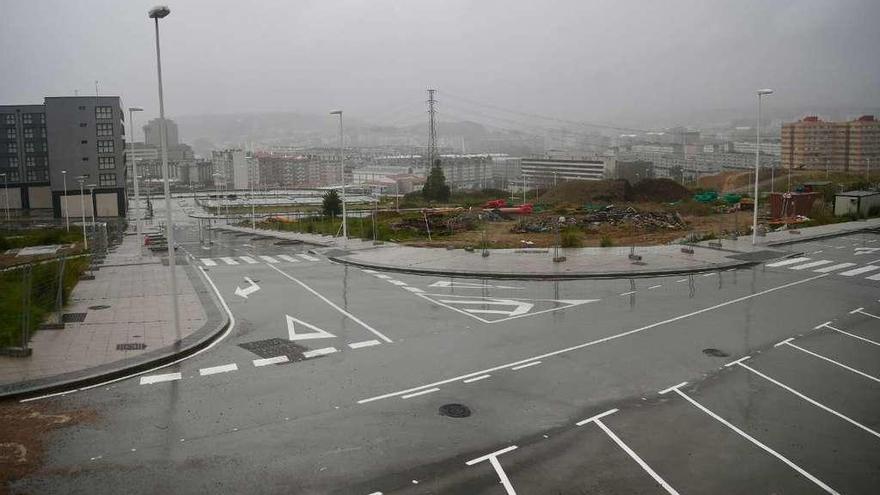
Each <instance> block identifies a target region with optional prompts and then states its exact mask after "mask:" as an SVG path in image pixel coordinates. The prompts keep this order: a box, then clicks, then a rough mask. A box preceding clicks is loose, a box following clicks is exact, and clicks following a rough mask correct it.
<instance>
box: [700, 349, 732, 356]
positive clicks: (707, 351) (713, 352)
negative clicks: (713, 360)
mask: <svg viewBox="0 0 880 495" xmlns="http://www.w3.org/2000/svg"><path fill="white" fill-rule="evenodd" d="M703 354H705V355H707V356H712V357H728V356H730V354H728V353H726V352H724V351H722V350H721V349H713V348H711V347H710V348H708V349H703Z"/></svg>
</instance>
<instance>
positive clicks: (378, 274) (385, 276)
mask: <svg viewBox="0 0 880 495" xmlns="http://www.w3.org/2000/svg"><path fill="white" fill-rule="evenodd" d="M373 276H374V277H376V278H381V279H384V280H389V279H391V277H389V276H388V275H385V274H384V273H374V274H373Z"/></svg>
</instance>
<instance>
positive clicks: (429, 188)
mask: <svg viewBox="0 0 880 495" xmlns="http://www.w3.org/2000/svg"><path fill="white" fill-rule="evenodd" d="M422 196H424V198H425V199H427V200H429V201H441V202H442V201H448V200H449V186H448V185H447V184H446V176H445V175H444V174H443V169H442V168H440V159H439V158H438V159H436V160H434V166H432V167H431V172H430V173H429V174H428V179H427V180H426V181H425V187H423V188H422Z"/></svg>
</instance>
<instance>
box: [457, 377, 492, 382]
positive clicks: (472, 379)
mask: <svg viewBox="0 0 880 495" xmlns="http://www.w3.org/2000/svg"><path fill="white" fill-rule="evenodd" d="M490 376H492V375H480V376H475V377H473V378H468V379H467V380H464V383H474V382H478V381H480V380H485V379H486V378H489V377H490Z"/></svg>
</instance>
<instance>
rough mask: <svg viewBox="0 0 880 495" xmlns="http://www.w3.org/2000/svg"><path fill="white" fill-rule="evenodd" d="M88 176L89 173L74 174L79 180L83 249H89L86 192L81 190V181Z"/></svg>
mask: <svg viewBox="0 0 880 495" xmlns="http://www.w3.org/2000/svg"><path fill="white" fill-rule="evenodd" d="M88 178H89V174H84V175H77V176H76V180H77V182H79V211H80V213H81V214H82V226H83V247H85V249H89V237H88V236H87V235H86V203H85V201H84V196H85V195H86V193H85V192H84V191H83V181H85V180H86V179H88Z"/></svg>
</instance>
